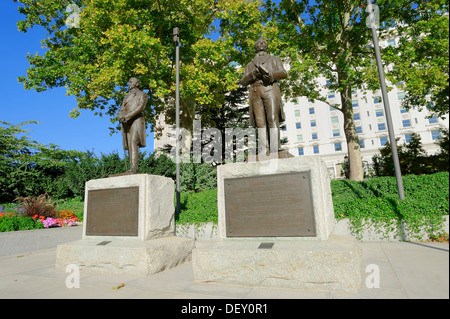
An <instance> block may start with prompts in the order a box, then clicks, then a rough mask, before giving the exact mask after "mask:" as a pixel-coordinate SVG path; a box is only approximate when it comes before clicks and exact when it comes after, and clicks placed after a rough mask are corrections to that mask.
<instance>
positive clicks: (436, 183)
mask: <svg viewBox="0 0 450 319" xmlns="http://www.w3.org/2000/svg"><path fill="white" fill-rule="evenodd" d="M403 185H404V190H405V197H406V198H405V199H404V200H400V199H399V198H398V193H397V184H396V181H395V178H394V177H375V178H371V179H369V180H367V181H363V182H354V181H349V180H332V181H331V189H332V195H333V205H334V213H335V216H336V218H337V219H342V218H349V219H350V221H351V222H352V224H353V225H354V227H355V231H356V232H358V229H359V228H360V227H361V226H362V224H363V222H364V221H367V220H369V219H370V220H371V221H372V222H373V223H375V224H377V223H382V224H383V223H384V224H385V225H386V224H387V225H389V224H392V223H393V222H394V223H400V221H402V220H403V221H405V222H406V223H407V224H408V227H409V228H410V229H418V228H419V227H424V226H426V227H428V229H427V231H429V232H430V233H431V232H432V231H434V228H439V227H440V226H441V225H442V221H443V216H444V215H448V213H449V207H448V204H449V173H448V172H442V173H436V174H432V175H407V176H404V177H403ZM433 227H434V228H433Z"/></svg>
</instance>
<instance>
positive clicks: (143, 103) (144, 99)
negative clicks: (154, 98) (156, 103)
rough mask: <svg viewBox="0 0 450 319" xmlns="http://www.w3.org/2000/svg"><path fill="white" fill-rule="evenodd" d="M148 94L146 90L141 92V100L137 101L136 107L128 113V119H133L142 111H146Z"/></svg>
mask: <svg viewBox="0 0 450 319" xmlns="http://www.w3.org/2000/svg"><path fill="white" fill-rule="evenodd" d="M147 101H148V95H147V94H146V93H145V92H142V93H141V96H140V97H139V100H138V101H136V104H137V105H136V108H134V109H133V110H132V111H131V112H130V113H129V114H127V120H130V119H132V118H133V117H135V116H136V115H138V114H139V113H141V112H142V111H144V109H145V106H146V105H147Z"/></svg>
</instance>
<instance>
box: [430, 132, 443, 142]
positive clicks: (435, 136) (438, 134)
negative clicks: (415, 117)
mask: <svg viewBox="0 0 450 319" xmlns="http://www.w3.org/2000/svg"><path fill="white" fill-rule="evenodd" d="M440 137H441V132H439V131H431V138H432V139H433V141H435V140H437V139H438V138H440Z"/></svg>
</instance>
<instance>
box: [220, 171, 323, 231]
mask: <svg viewBox="0 0 450 319" xmlns="http://www.w3.org/2000/svg"><path fill="white" fill-rule="evenodd" d="M310 176H311V174H310V172H294V173H283V174H272V175H258V176H251V177H240V178H227V179H224V191H225V210H226V218H225V219H226V221H225V222H226V235H227V237H311V236H315V235H316V228H315V220H314V206H313V202H312V193H311V177H310Z"/></svg>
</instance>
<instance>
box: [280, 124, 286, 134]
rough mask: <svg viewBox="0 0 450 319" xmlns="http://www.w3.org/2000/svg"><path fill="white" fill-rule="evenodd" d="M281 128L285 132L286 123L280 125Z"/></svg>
mask: <svg viewBox="0 0 450 319" xmlns="http://www.w3.org/2000/svg"><path fill="white" fill-rule="evenodd" d="M281 130H282V131H283V132H286V130H287V129H286V124H284V125H283V126H281Z"/></svg>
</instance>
